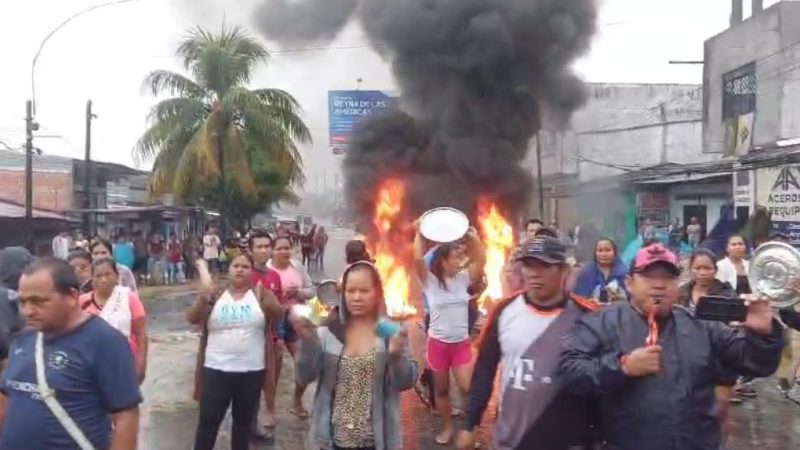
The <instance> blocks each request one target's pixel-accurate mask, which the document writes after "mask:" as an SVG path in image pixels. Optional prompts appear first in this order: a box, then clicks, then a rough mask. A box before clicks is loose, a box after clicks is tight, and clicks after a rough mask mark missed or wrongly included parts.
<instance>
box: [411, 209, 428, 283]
mask: <svg viewBox="0 0 800 450" xmlns="http://www.w3.org/2000/svg"><path fill="white" fill-rule="evenodd" d="M414 227H415V228H416V230H417V234H416V235H415V236H414V269H415V270H414V273H415V274H416V275H417V279H418V280H419V283H420V285H424V284H425V280H427V279H428V268H427V267H426V266H425V240H424V238H423V237H422V234H421V233H420V232H419V222H417V223H415V224H414Z"/></svg>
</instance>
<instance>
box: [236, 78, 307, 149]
mask: <svg viewBox="0 0 800 450" xmlns="http://www.w3.org/2000/svg"><path fill="white" fill-rule="evenodd" d="M228 100H229V101H230V103H232V104H233V105H235V107H236V108H237V109H238V110H239V111H244V110H256V111H261V113H263V114H264V115H266V116H268V117H270V118H271V119H272V122H273V123H275V124H276V125H277V126H280V128H283V129H284V130H286V131H287V132H288V134H289V136H291V138H292V139H294V140H296V141H298V142H302V143H310V142H311V131H309V129H308V127H307V126H306V124H305V122H303V119H302V118H300V114H301V113H302V108H301V107H300V104H299V103H298V102H297V100H296V99H295V98H294V97H292V95H291V94H289V93H288V92H286V91H283V90H281V89H257V90H254V91H250V90H247V89H243V88H236V89H232V90H231V91H230V93H229V99H228Z"/></svg>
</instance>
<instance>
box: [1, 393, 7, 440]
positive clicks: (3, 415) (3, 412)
mask: <svg viewBox="0 0 800 450" xmlns="http://www.w3.org/2000/svg"><path fill="white" fill-rule="evenodd" d="M6 408H8V398H6V396H5V395H3V394H0V436H1V435H2V434H3V424H4V423H5V422H6Z"/></svg>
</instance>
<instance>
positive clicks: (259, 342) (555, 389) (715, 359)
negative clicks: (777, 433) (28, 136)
mask: <svg viewBox="0 0 800 450" xmlns="http://www.w3.org/2000/svg"><path fill="white" fill-rule="evenodd" d="M320 232H322V233H324V230H320V229H317V230H314V232H313V235H312V239H311V241H310V242H311V243H312V248H313V242H315V236H317V235H319V234H320ZM304 239H307V238H306V237H302V236H301V237H299V239H295V237H293V236H292V235H290V234H288V233H284V232H278V233H275V234H272V233H269V232H266V231H263V230H252V231H251V232H248V233H246V234H245V235H243V236H241V237H240V239H239V242H238V245H237V247H238V248H239V251H238V252H235V253H232V254H230V255H229V257H227V258H226V260H225V261H220V256H221V255H222V240H221V239H219V237H218V236H217V234H216V232H215V230H214V229H209V230H208V231H207V232H206V233H205V235H204V236H203V237H202V240H201V245H202V248H200V249H199V250H198V256H200V255H202V257H198V258H196V260H195V261H193V265H192V267H193V269H194V271H195V272H196V275H197V277H198V278H199V280H200V286H201V293H200V294H199V295H198V296H197V299H196V301H195V302H194V304H193V305H192V306H191V307H190V308H189V309H188V310H187V312H186V318H187V321H188V322H189V323H190V324H191V325H192V326H194V327H196V329H197V330H198V331H199V332H200V345H199V349H198V359H197V367H196V373H195V397H196V399H197V400H198V401H199V410H198V421H197V428H196V431H195V437H194V447H193V448H195V449H196V450H211V449H213V448H214V447H215V445H216V442H217V435H218V431H219V428H220V426H221V424H222V422H223V419H224V417H225V415H226V413H227V411H228V410H229V409H230V411H231V416H232V430H231V448H232V449H233V450H245V449H248V448H250V447H249V445H250V443H251V441H252V440H253V439H263V438H268V437H269V436H270V435H271V434H272V433H274V430H275V423H276V410H275V400H276V397H277V391H278V386H279V385H278V379H279V376H280V372H281V366H282V365H283V364H284V352H288V353H289V355H290V356H291V360H292V361H293V362H294V364H295V373H296V379H295V383H294V392H293V404H292V407H291V409H290V412H291V413H292V414H293V415H294V416H296V417H297V418H298V419H307V418H310V424H311V437H312V439H313V442H314V443H315V445H316V446H317V447H319V448H320V449H324V450H370V449H371V450H401V449H402V448H403V435H404V430H403V425H402V422H401V406H400V394H401V393H402V392H403V391H406V390H409V389H412V388H416V389H417V390H418V393H419V394H420V397H421V398H422V399H423V401H424V402H425V403H426V404H429V405H430V406H431V407H432V408H433V409H434V410H435V411H436V413H437V414H438V416H439V419H440V421H441V429H439V431H438V433H437V434H436V436H435V441H436V443H438V444H440V445H443V446H444V445H449V444H451V443H455V445H456V446H457V448H459V449H462V450H466V449H472V448H473V447H474V445H475V442H476V434H475V431H476V428H477V427H479V426H481V424H482V423H483V422H484V414H485V412H486V410H487V408H488V406H489V404H490V400H491V399H492V398H493V397H496V398H497V406H498V407H497V413H496V416H495V418H494V421H493V423H492V424H491V435H490V440H491V445H492V448H494V449H495V450H539V449H541V450H598V449H608V450H675V449H681V450H682V449H687V450H688V449H692V450H720V449H722V448H724V446H725V443H726V440H727V438H728V424H729V415H730V407H731V406H730V405H733V404H736V403H738V402H741V401H743V399H746V398H750V397H752V396H753V395H757V393H756V391H755V388H754V386H753V384H752V380H753V379H757V378H765V377H769V376H771V375H772V374H774V373H775V372H776V371H778V373H779V388H780V389H781V390H783V391H784V392H785V393H786V395H787V397H789V398H792V395H793V394H792V392H793V391H798V390H800V387H798V384H797V380H798V378H797V376H796V375H797V374H796V373H794V366H793V364H792V357H791V353H790V352H789V350H787V349H791V346H790V345H788V343H789V342H790V336H789V335H788V333H789V331H788V330H789V328H795V329H800V314H798V313H797V312H795V311H794V310H793V309H784V310H781V311H780V314H779V316H780V318H781V319H782V320H781V321H778V320H776V319H775V317H774V314H773V309H772V307H771V305H770V303H769V301H768V300H767V299H764V298H760V297H757V296H753V295H752V294H751V286H750V283H749V279H748V277H747V273H748V262H747V254H748V243H747V242H746V241H745V240H744V239H742V238H741V237H740V236H736V235H734V236H730V237H729V239H728V245H727V250H726V253H727V255H726V257H725V258H724V259H722V260H719V261H718V259H717V257H716V255H714V254H713V253H710V252H708V251H707V250H703V249H698V250H696V251H695V252H694V253H693V254H692V255H691V257H690V258H689V259H688V260H687V261H685V262H684V261H682V260H681V259H680V258H679V256H678V255H676V254H675V253H673V252H672V251H671V250H670V249H669V248H668V246H665V245H663V244H662V243H660V242H657V241H649V242H645V245H644V246H643V247H642V248H641V250H639V251H638V252H637V253H636V255H635V258H634V259H633V261H632V262H631V263H630V264H627V265H626V264H624V263H622V261H621V259H620V255H619V251H618V249H617V245H616V243H615V242H614V240H613V239H609V238H600V239H596V240H595V242H594V243H593V244H594V247H593V254H592V256H591V257H590V258H588V259H587V260H586V261H584V262H583V263H582V264H579V263H577V262H576V261H575V258H574V257H573V256H571V255H570V254H569V248H568V247H569V246H568V245H567V243H565V241H564V239H563V236H559V233H558V232H556V231H555V230H553V229H551V228H548V227H545V226H544V225H543V223H542V222H541V221H537V220H532V221H530V222H529V223H528V224H527V227H526V231H525V234H524V237H523V238H522V242H520V245H519V246H518V248H517V249H515V250H514V251H513V252H512V254H511V257H510V258H509V261H508V264H507V267H506V270H505V271H504V280H503V281H504V290H505V292H506V294H507V295H506V297H505V298H504V299H493V300H496V301H495V302H493V303H492V304H490V305H484V306H488V309H489V314H488V317H486V318H485V320H484V321H483V323H482V324H481V330H480V338H479V339H478V340H476V341H475V340H473V331H474V330H475V328H476V322H477V321H478V316H479V311H478V305H477V301H478V299H479V298H480V297H481V294H482V293H483V291H484V290H485V289H486V279H485V274H484V273H483V269H484V265H485V261H486V251H485V248H484V244H483V243H482V241H481V239H480V237H479V235H478V233H477V232H476V231H475V230H474V229H470V231H469V232H468V233H467V234H466V236H464V238H462V239H461V240H459V241H458V242H454V243H435V242H429V241H427V240H426V239H425V238H424V237H423V236H422V234H421V233H420V232H419V231H418V232H417V234H416V236H415V239H414V242H413V258H414V265H413V268H412V269H413V270H412V271H411V274H412V277H411V280H410V281H411V282H412V283H414V284H416V285H417V286H418V288H419V290H420V291H421V293H422V300H423V305H424V320H422V321H421V322H422V323H421V328H422V329H423V330H424V332H425V334H426V336H427V341H426V344H425V346H424V348H423V349H421V350H420V351H412V348H411V346H410V343H409V331H410V330H409V329H408V326H407V325H408V321H397V320H392V318H389V317H387V313H386V307H385V303H384V295H383V281H382V280H381V275H380V273H379V271H378V270H377V268H376V267H375V266H374V265H373V261H372V260H371V257H370V255H369V252H368V251H367V248H366V245H365V244H364V242H363V241H361V240H353V241H351V242H348V243H347V246H346V248H345V253H346V260H347V261H346V262H347V267H346V269H345V270H344V272H343V274H342V275H341V279H340V286H339V290H340V299H339V302H338V303H337V304H336V305H334V306H333V307H332V308H330V309H329V310H328V311H327V316H326V317H324V318H323V320H321V321H319V322H315V321H313V320H311V319H310V317H309V316H307V315H303V314H301V313H299V312H298V311H300V309H299V308H296V306H297V305H302V304H304V303H307V302H309V301H311V300H312V299H313V298H314V297H315V295H316V293H315V287H314V284H313V283H312V280H311V277H310V276H309V272H308V266H309V265H310V264H312V262H311V261H310V260H311V259H312V258H311V257H312V253H311V252H313V250H312V251H311V252H309V251H308V247H307V246H306V245H305V244H306V242H307V241H306V240H304ZM774 239H776V240H778V239H781V236H778V235H776V236H774ZM320 241H322V239H320ZM74 242H75V245H74V246H72V245H70V246H63V245H62V244H61V243H60V242H59V243H58V250H59V252H58V253H56V247H57V246H56V241H54V248H53V249H54V257H46V258H40V259H34V258H33V257H32V256H31V255H30V254H29V253H27V251H26V250H24V249H21V248H8V249H4V250H3V251H0V282H2V284H3V288H2V289H0V312H2V314H3V316H2V319H3V320H2V322H3V323H2V327H0V339H1V340H2V342H0V344H2V345H0V359H1V360H2V361H3V368H4V370H3V374H2V379H0V394H2V395H0V450H19V449H34V450H37V449H57V448H80V449H82V450H84V449H100V448H103V449H105V448H113V449H115V450H125V449H131V450H132V449H135V448H136V440H137V433H138V406H139V404H140V403H141V401H142V398H141V394H140V392H139V385H140V384H141V383H142V381H143V380H144V379H145V378H146V369H147V348H148V341H147V325H146V323H147V322H146V321H147V314H146V312H145V310H144V308H143V306H142V302H141V300H140V299H139V297H138V294H137V286H136V282H137V279H136V276H135V275H134V274H135V270H132V268H131V267H129V266H128V265H126V264H125V263H124V262H123V261H120V260H119V258H118V257H117V256H118V254H119V252H118V251H116V246H115V245H112V244H111V243H109V242H107V241H104V240H101V239H95V240H92V241H87V242H83V240H79V239H76V240H75V241H74ZM324 242H325V243H327V237H325V239H324ZM297 244H299V247H300V248H299V250H300V252H299V253H300V255H301V256H302V260H299V261H298V260H296V259H295V254H296V248H297V247H296V245H297ZM323 247H324V246H323ZM64 248H66V253H64V252H62V250H63V249H64ZM322 253H324V251H323V252H322ZM318 256H319V257H320V258H321V255H318ZM134 259H135V252H134ZM320 262H321V259H320ZM223 271H224V272H225V273H226V276H215V273H218V272H223ZM793 289H795V290H796V291H797V292H798V295H800V280H798V282H797V283H794V284H793ZM708 295H716V296H721V297H725V298H731V299H732V298H734V297H736V296H745V298H746V305H747V315H746V319H745V320H743V321H742V322H741V323H732V324H723V323H718V322H710V321H705V320H700V319H698V318H697V317H696V316H695V308H696V306H697V305H698V302H701V301H702V299H703V298H704V297H706V296H708ZM17 308H19V310H20V311H21V316H22V317H24V322H23V321H22V320H21V319H20V313H19V312H17ZM421 319H422V318H421ZM781 322H783V323H781ZM787 326H788V327H789V328H787ZM420 360H421V361H423V362H424V364H423V365H421V366H420V365H419V364H418V361H420ZM498 374H499V376H498ZM496 380H497V381H496ZM453 381H454V382H455V383H454V384H455V386H456V387H457V389H456V391H457V392H456V395H452V394H453V393H452V392H451V384H452V382H453ZM312 384H316V394H315V396H314V400H313V405H310V408H307V407H306V406H307V405H305V404H304V400H303V397H304V392H305V390H306V389H307V387H308V386H310V385H312ZM425 391H427V393H426V392H425ZM54 393H55V394H54ZM453 401H456V402H458V403H460V404H461V406H462V408H463V415H464V416H465V424H464V427H463V429H461V430H458V429H457V426H456V424H455V422H454V420H453V418H452V417H453V416H454V415H456V414H455V411H454V408H453ZM262 407H263V408H264V411H263V412H264V414H263V417H264V418H265V422H264V423H261V422H259V410H260V409H261V408H262Z"/></svg>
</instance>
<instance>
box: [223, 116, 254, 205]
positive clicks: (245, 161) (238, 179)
mask: <svg viewBox="0 0 800 450" xmlns="http://www.w3.org/2000/svg"><path fill="white" fill-rule="evenodd" d="M224 147H225V150H224V151H225V166H226V169H225V171H226V172H227V173H228V174H230V178H231V179H232V180H233V181H235V183H236V185H237V186H238V187H239V189H240V190H241V192H242V193H243V194H245V195H247V196H255V195H256V193H257V189H256V182H255V180H254V179H253V173H252V172H251V170H250V156H249V154H248V152H247V143H246V142H245V140H244V137H243V136H242V133H241V132H240V131H239V129H238V128H236V126H234V125H232V124H231V125H230V126H228V128H227V130H225V140H224Z"/></svg>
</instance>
